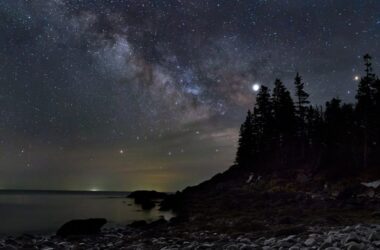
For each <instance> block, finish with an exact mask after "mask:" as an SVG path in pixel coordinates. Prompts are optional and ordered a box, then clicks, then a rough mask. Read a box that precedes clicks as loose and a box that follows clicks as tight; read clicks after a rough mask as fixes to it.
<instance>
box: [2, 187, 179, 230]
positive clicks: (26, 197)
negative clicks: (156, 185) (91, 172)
mask: <svg viewBox="0 0 380 250" xmlns="http://www.w3.org/2000/svg"><path fill="white" fill-rule="evenodd" d="M128 194H129V193H128V192H89V191H19V190H17V191H16V190H13V191H12V190H7V191H5V190H3V191H0V222H1V223H0V235H20V234H23V233H44V234H45V233H46V234H50V233H54V232H55V231H56V230H57V229H58V228H59V227H60V226H61V225H62V224H63V223H65V222H67V221H69V220H72V219H86V218H106V219H107V220H108V222H109V223H107V225H106V226H108V227H112V226H123V225H126V224H128V223H131V222H132V221H134V220H147V221H153V220H156V219H158V218H160V217H161V216H163V217H165V218H166V219H170V218H171V217H173V214H172V213H170V212H161V211H159V210H158V207H156V208H155V209H152V210H151V211H143V210H141V207H140V206H139V205H135V204H134V202H133V200H132V199H129V198H126V196H127V195H128Z"/></svg>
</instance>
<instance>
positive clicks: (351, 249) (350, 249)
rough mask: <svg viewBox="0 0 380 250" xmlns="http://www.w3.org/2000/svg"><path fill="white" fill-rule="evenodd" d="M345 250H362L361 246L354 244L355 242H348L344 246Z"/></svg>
mask: <svg viewBox="0 0 380 250" xmlns="http://www.w3.org/2000/svg"><path fill="white" fill-rule="evenodd" d="M346 247H347V250H361V249H363V245H362V244H359V243H356V242H350V243H348V244H346Z"/></svg>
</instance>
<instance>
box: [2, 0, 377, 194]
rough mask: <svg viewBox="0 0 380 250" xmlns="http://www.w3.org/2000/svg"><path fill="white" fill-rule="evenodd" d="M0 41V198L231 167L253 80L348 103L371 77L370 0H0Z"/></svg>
mask: <svg viewBox="0 0 380 250" xmlns="http://www.w3.org/2000/svg"><path fill="white" fill-rule="evenodd" d="M0 34H1V35H0V61H1V62H0V114H1V119H0V188H4V189H5V188H15V189H19V188H21V189H63V190H135V189H156V190H161V191H174V190H178V189H182V188H184V187H186V186H187V185H194V184H197V183H199V182H200V181H203V180H205V179H208V178H210V177H211V176H212V175H214V174H215V173H217V172H221V171H224V170H225V169H227V168H228V167H229V166H230V165H231V164H232V163H233V160H234V154H235V151H236V144H237V135H238V128H239V125H240V123H241V122H242V120H243V118H244V116H245V113H246V111H247V109H248V108H251V107H252V105H253V104H254V103H255V94H256V92H255V91H254V90H253V88H252V86H253V85H254V84H258V85H266V86H268V87H270V88H271V87H272V86H273V82H274V80H275V78H281V79H282V80H283V81H284V82H285V85H286V86H288V87H289V88H290V89H291V90H292V88H293V86H292V82H293V78H294V76H295V74H296V72H297V71H299V72H300V73H301V75H302V76H303V79H304V81H305V83H306V90H307V91H308V92H309V93H310V94H311V101H312V103H313V104H323V103H324V102H325V101H327V100H328V99H330V98H332V97H337V96H338V97H340V98H341V99H343V100H344V101H347V102H352V101H354V97H355V91H356V86H357V81H356V80H355V76H360V75H361V74H363V73H362V69H363V67H362V58H361V56H362V55H363V54H365V53H370V54H372V56H373V57H374V58H375V60H374V61H375V63H374V67H375V71H376V69H378V68H380V65H379V63H378V62H380V50H379V41H380V39H379V38H380V2H379V1H378V0H334V1H330V0H291V1H290V0H165V1H164V0H75V1H74V0H2V1H0ZM256 87H257V85H256Z"/></svg>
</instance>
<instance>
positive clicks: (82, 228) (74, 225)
mask: <svg viewBox="0 0 380 250" xmlns="http://www.w3.org/2000/svg"><path fill="white" fill-rule="evenodd" d="M106 223H107V220H106V219H103V218H96V219H87V220H72V221H69V222H67V223H65V224H64V225H63V226H61V227H60V228H59V229H58V231H57V233H56V234H57V236H61V237H67V236H71V235H89V234H97V233H99V232H100V229H101V228H102V227H103V226H104V225H105V224H106Z"/></svg>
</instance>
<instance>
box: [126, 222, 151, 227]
mask: <svg viewBox="0 0 380 250" xmlns="http://www.w3.org/2000/svg"><path fill="white" fill-rule="evenodd" d="M147 225H148V223H147V222H146V221H145V220H136V221H134V222H132V223H131V224H129V226H130V227H132V228H143V227H146V226H147Z"/></svg>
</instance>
